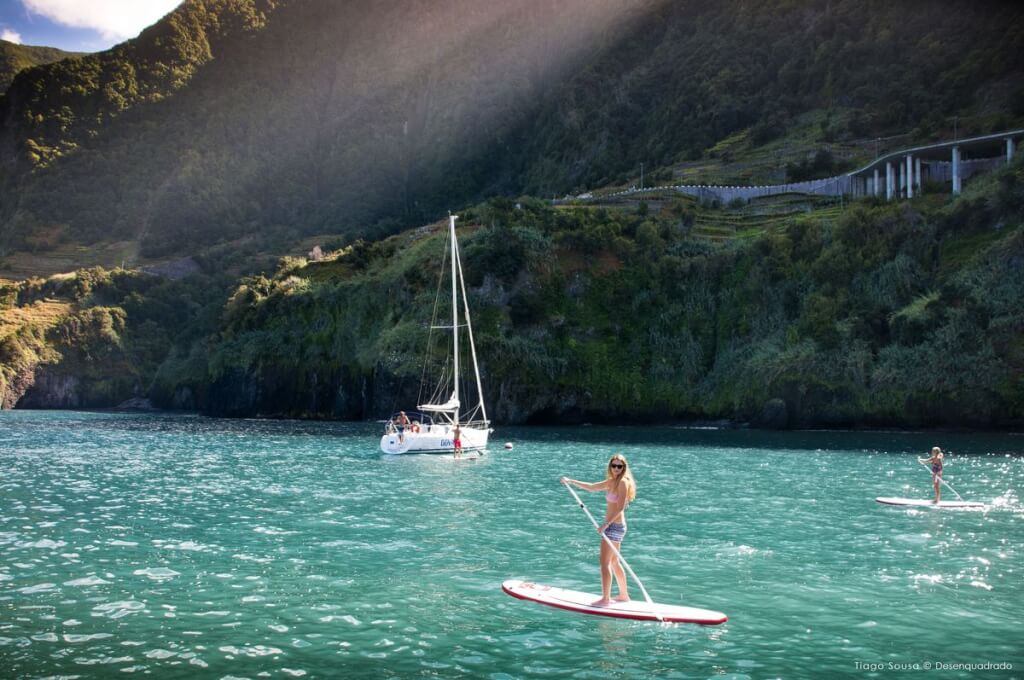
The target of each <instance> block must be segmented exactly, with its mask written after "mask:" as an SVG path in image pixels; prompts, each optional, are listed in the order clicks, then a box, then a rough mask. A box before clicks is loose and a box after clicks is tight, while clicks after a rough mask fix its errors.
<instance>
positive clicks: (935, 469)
mask: <svg viewBox="0 0 1024 680" xmlns="http://www.w3.org/2000/svg"><path fill="white" fill-rule="evenodd" d="M942 459H943V455H942V449H940V448H939V447H938V446H933V447H932V455H931V457H930V458H918V459H917V462H919V463H921V464H922V465H931V466H932V486H934V487H935V500H933V501H932V503H938V502H939V501H940V500H942Z"/></svg>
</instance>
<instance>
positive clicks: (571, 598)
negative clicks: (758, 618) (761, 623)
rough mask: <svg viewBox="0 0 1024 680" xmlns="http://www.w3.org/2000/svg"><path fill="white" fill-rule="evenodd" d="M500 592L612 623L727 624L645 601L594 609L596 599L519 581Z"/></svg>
mask: <svg viewBox="0 0 1024 680" xmlns="http://www.w3.org/2000/svg"><path fill="white" fill-rule="evenodd" d="M501 589H502V590H504V591H505V592H506V593H508V594H509V595H511V596H512V597H516V598H519V599H520V600H529V601H531V602H538V603H540V604H546V605H547V606H549V607H556V608H558V609H565V610H567V611H571V612H576V613H578V614H593V615H595V616H610V617H611V618H614V619H633V620H636V621H657V620H658V614H660V615H661V620H662V621H666V622H668V623H697V624H700V625H702V626H717V625H718V624H720V623H725V622H726V621H728V620H729V617H727V616H726V615H725V614H723V613H722V612H713V611H711V610H708V609H696V608H694V607H677V606H675V605H671V604H655V605H654V607H655V608H656V609H655V608H652V607H651V605H650V604H649V603H648V602H646V601H645V600H632V601H630V602H613V603H611V604H610V605H608V606H605V607H594V606H593V605H591V604H590V603H591V602H594V601H595V600H598V599H600V597H601V596H600V595H594V594H593V593H581V592H579V591H578V590H566V589H564V588H556V587H554V586H545V585H541V584H539V583H531V582H530V581H521V580H519V579H509V580H508V581H505V582H504V583H502V584H501ZM655 612H657V614H656V613H655Z"/></svg>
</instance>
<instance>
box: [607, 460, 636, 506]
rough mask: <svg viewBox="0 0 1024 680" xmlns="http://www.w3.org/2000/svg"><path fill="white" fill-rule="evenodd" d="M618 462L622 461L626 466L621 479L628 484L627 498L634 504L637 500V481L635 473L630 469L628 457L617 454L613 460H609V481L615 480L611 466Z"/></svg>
mask: <svg viewBox="0 0 1024 680" xmlns="http://www.w3.org/2000/svg"><path fill="white" fill-rule="evenodd" d="M616 460H617V461H620V462H621V463H622V464H623V465H625V466H626V469H625V470H623V472H622V477H621V479H622V481H623V482H625V483H626V498H628V499H629V500H630V501H631V502H632V501H633V500H635V499H636V480H635V479H633V472H632V471H631V470H630V469H629V461H627V460H626V457H625V456H624V455H622V454H621V453H616V454H614V455H612V457H611V458H609V459H608V470H607V474H608V479H615V477H614V475H613V474H612V468H611V465H612V463H613V462H614V461H616Z"/></svg>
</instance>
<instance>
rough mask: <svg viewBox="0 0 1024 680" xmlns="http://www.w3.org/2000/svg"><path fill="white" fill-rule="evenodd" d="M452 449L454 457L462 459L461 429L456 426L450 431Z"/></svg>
mask: <svg viewBox="0 0 1024 680" xmlns="http://www.w3.org/2000/svg"><path fill="white" fill-rule="evenodd" d="M452 447H453V448H454V449H455V454H454V455H455V457H456V458H462V428H460V427H459V426H458V425H456V426H455V429H454V430H452Z"/></svg>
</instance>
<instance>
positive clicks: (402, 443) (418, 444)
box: [380, 425, 490, 455]
mask: <svg viewBox="0 0 1024 680" xmlns="http://www.w3.org/2000/svg"><path fill="white" fill-rule="evenodd" d="M461 429H462V452H463V453H467V452H469V451H483V450H484V449H486V448H487V438H488V436H489V435H490V430H488V429H483V428H474V427H463V428H461ZM380 450H381V451H383V452H384V453H387V454H390V455H402V454H408V453H453V452H454V451H455V445H454V443H453V442H452V428H451V427H446V426H444V425H431V426H429V427H425V428H424V429H423V430H421V431H420V432H412V431H410V430H406V431H405V432H404V433H403V436H402V437H399V435H398V433H397V432H386V433H384V436H383V437H381V438H380Z"/></svg>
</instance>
